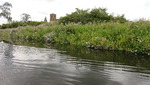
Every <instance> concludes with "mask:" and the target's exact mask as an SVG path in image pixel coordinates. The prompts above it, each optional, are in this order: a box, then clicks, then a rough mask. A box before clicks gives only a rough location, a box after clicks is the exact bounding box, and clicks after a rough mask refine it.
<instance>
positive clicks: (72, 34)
mask: <svg viewBox="0 0 150 85" xmlns="http://www.w3.org/2000/svg"><path fill="white" fill-rule="evenodd" d="M0 40H25V41H29V42H30V41H36V42H42V43H60V44H68V45H77V46H84V47H88V48H91V49H95V50H119V51H129V52H134V53H142V54H147V55H150V44H149V43H150V22H149V21H137V22H127V23H114V22H108V23H99V24H90V23H89V24H86V25H81V24H68V25H60V24H58V23H54V24H43V25H40V26H26V27H18V28H14V29H4V30H0Z"/></svg>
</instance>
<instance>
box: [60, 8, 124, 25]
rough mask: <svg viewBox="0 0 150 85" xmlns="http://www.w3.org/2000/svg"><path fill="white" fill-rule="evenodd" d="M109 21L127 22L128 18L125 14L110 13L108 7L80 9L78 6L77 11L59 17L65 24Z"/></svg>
mask: <svg viewBox="0 0 150 85" xmlns="http://www.w3.org/2000/svg"><path fill="white" fill-rule="evenodd" d="M109 21H114V22H120V23H124V22H126V21H127V20H126V18H125V17H124V15H121V16H117V17H114V16H113V15H110V14H109V13H107V9H106V8H94V9H91V10H90V9H86V10H83V9H78V8H76V11H75V12H73V13H71V14H67V15H66V16H64V17H61V18H60V19H59V23H63V24H68V23H81V24H86V23H89V22H91V23H93V22H109Z"/></svg>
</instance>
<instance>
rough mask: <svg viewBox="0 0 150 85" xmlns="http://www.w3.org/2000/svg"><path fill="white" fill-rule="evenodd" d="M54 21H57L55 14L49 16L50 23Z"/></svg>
mask: <svg viewBox="0 0 150 85" xmlns="http://www.w3.org/2000/svg"><path fill="white" fill-rule="evenodd" d="M55 21H57V19H56V14H54V13H53V14H50V23H53V22H55Z"/></svg>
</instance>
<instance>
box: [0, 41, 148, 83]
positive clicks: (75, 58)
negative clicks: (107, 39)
mask: <svg viewBox="0 0 150 85" xmlns="http://www.w3.org/2000/svg"><path fill="white" fill-rule="evenodd" d="M0 85H150V58H149V57H145V56H138V55H137V56H135V55H134V56H133V55H129V54H124V53H116V52H106V51H91V50H87V49H84V48H79V47H76V48H75V47H70V46H53V47H49V48H37V47H29V46H19V45H10V44H6V43H4V42H0Z"/></svg>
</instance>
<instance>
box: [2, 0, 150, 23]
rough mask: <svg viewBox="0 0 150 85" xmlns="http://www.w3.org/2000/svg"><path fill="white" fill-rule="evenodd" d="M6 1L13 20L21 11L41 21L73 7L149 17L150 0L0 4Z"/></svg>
mask: <svg viewBox="0 0 150 85" xmlns="http://www.w3.org/2000/svg"><path fill="white" fill-rule="evenodd" d="M6 1H8V2H10V3H12V5H13V8H12V17H13V20H20V18H21V16H20V15H21V14H22V13H28V14H30V15H31V18H32V20H36V21H43V20H44V17H45V16H46V17H47V18H48V20H49V14H50V13H56V14H57V17H58V18H59V17H60V16H65V15H66V13H71V12H73V11H75V8H80V9H88V8H95V7H104V8H107V9H108V12H109V13H114V14H116V15H117V14H119V15H121V14H125V17H126V18H127V19H130V20H134V19H139V18H150V14H149V11H150V0H2V1H1V3H0V4H2V3H4V2H6ZM0 23H2V20H0Z"/></svg>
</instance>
